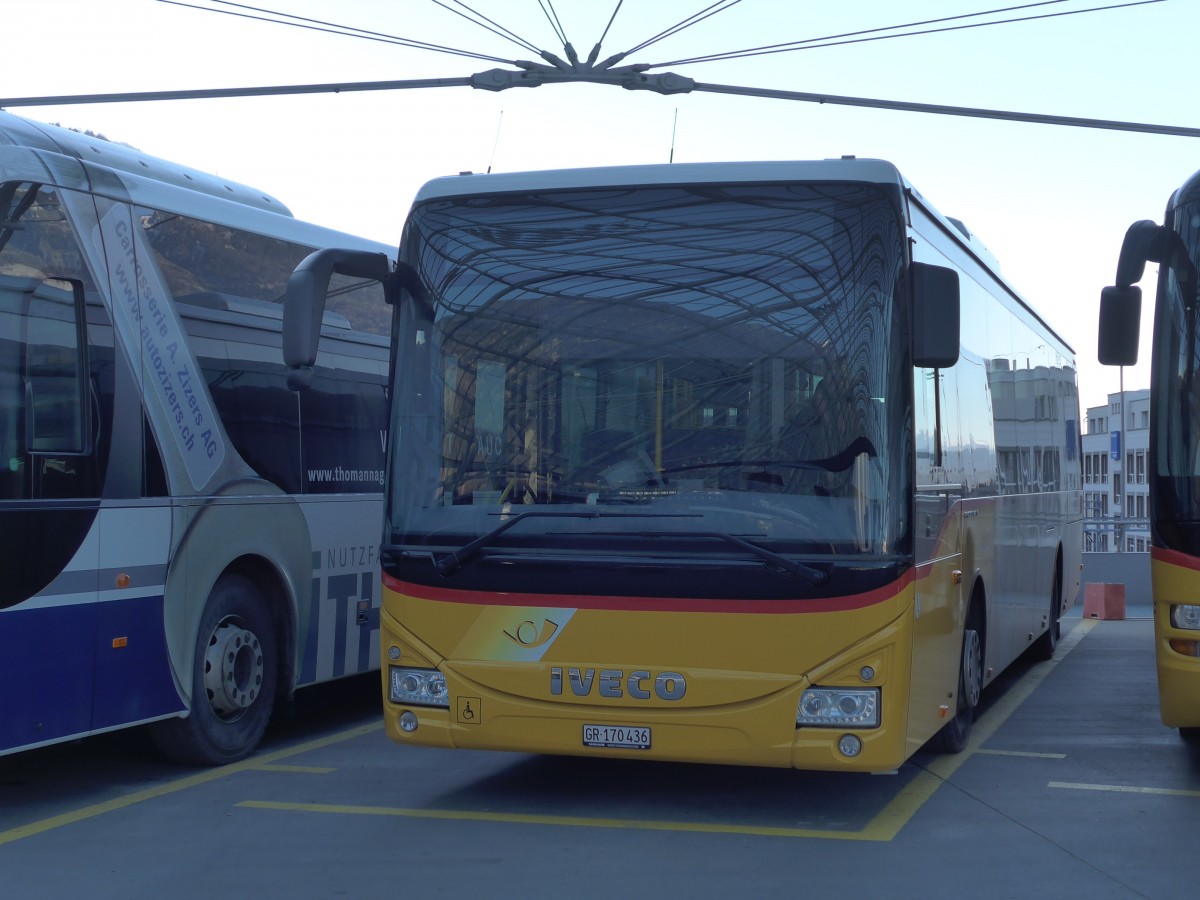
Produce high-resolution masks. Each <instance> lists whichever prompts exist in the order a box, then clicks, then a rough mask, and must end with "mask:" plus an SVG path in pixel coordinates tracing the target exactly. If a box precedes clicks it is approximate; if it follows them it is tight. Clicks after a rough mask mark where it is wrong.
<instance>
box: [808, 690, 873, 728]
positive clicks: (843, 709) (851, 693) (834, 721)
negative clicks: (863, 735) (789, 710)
mask: <svg viewBox="0 0 1200 900" xmlns="http://www.w3.org/2000/svg"><path fill="white" fill-rule="evenodd" d="M796 724H797V725H816V726H818V727H824V728H877V727H878V726H879V688H809V689H808V690H807V691H805V692H804V693H803V694H802V695H801V697H800V706H799V708H798V709H797V710H796Z"/></svg>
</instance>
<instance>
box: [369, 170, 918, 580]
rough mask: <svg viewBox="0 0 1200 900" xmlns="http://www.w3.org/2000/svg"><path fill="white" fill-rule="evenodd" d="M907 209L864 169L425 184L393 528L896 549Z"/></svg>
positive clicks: (702, 549) (904, 399)
mask: <svg viewBox="0 0 1200 900" xmlns="http://www.w3.org/2000/svg"><path fill="white" fill-rule="evenodd" d="M903 233H904V231H903V226H902V222H901V219H900V211H899V206H898V197H897V195H896V194H895V193H894V191H893V193H892V194H891V195H889V194H888V192H887V191H886V190H884V189H882V188H879V187H878V186H871V185H860V184H820V185H765V186H764V185H755V186H713V185H708V186H704V187H702V188H699V187H697V188H691V187H681V186H670V187H654V188H639V189H619V190H614V189H604V190H596V189H593V190H587V191H571V192H565V191H559V192H545V193H541V194H538V195H533V196H530V195H519V196H512V195H502V196H494V197H482V198H481V197H474V198H470V199H463V200H446V201H436V202H428V203H426V204H423V205H420V206H418V207H417V208H416V209H415V210H414V212H413V215H412V216H411V218H410V223H409V233H408V234H407V235H406V239H405V242H404V245H405V246H406V247H407V248H408V259H407V261H408V262H409V264H411V265H413V266H414V268H415V269H416V270H417V272H418V274H419V277H420V282H421V284H422V286H423V291H424V293H425V294H427V296H426V297H425V298H423V300H425V301H428V302H425V303H421V302H418V303H413V304H411V305H410V306H411V307H412V308H411V309H410V310H409V312H408V313H407V314H406V315H402V316H401V322H400V332H399V335H398V338H397V341H398V344H397V346H398V359H399V362H398V365H397V372H396V382H395V385H396V387H395V388H394V389H395V390H396V392H397V397H396V404H395V408H396V411H397V412H396V416H397V417H396V419H395V420H394V421H393V423H392V428H393V429H394V431H395V435H394V437H395V438H396V441H395V446H394V448H393V453H392V460H391V465H392V466H393V477H392V479H391V484H392V486H393V487H392V491H391V496H390V497H389V498H388V523H389V524H388V526H387V529H388V533H387V535H386V537H385V540H387V541H390V546H392V547H394V548H403V549H404V550H405V551H406V552H407V557H406V558H409V559H415V558H418V557H424V558H427V559H430V560H433V561H434V562H436V561H438V560H444V559H445V555H446V554H451V553H455V552H457V551H461V550H462V548H464V547H466V546H468V545H471V542H472V541H475V542H476V543H475V544H474V545H473V546H470V547H469V551H468V555H470V556H471V557H472V561H478V559H477V558H478V557H483V558H490V559H493V560H497V559H499V557H501V556H505V555H512V554H516V555H517V556H522V555H524V556H525V557H528V558H537V557H542V558H544V557H545V556H546V554H551V555H556V556H557V557H559V558H561V559H563V560H564V561H565V560H568V559H575V558H578V557H580V556H581V555H582V556H587V555H589V554H591V555H593V556H594V555H596V554H608V555H609V557H610V558H611V559H612V560H613V564H614V565H619V564H620V563H621V560H623V559H626V558H630V557H637V556H638V555H639V554H640V555H646V554H650V555H654V554H665V553H668V551H669V553H670V556H671V558H672V560H678V559H682V558H692V559H694V560H697V561H702V560H708V561H711V559H712V558H713V557H717V558H721V557H729V558H731V559H733V558H737V559H743V558H749V559H751V560H753V562H752V564H753V565H757V566H759V567H763V566H766V567H771V566H773V565H774V566H778V565H781V564H782V561H783V560H790V561H792V562H804V561H808V563H812V564H817V563H821V562H824V563H828V562H829V561H830V560H832V559H834V558H835V557H838V556H841V555H844V554H851V555H856V556H858V557H860V558H861V556H862V555H863V554H867V555H881V554H895V553H902V552H905V550H906V547H907V541H908V523H907V511H906V510H907V501H906V500H905V499H904V498H906V497H907V496H908V485H909V481H910V478H911V475H910V472H911V468H912V460H911V453H912V449H911V438H910V437H909V435H908V431H907V428H908V426H907V425H906V424H905V423H906V421H907V419H908V417H909V416H908V412H909V407H910V404H911V399H910V396H909V394H910V392H911V375H909V377H908V378H907V379H906V378H904V377H903V375H904V369H905V367H906V365H907V362H906V360H907V346H908V340H907V315H906V313H905V312H904V310H905V306H904V302H903V297H902V296H901V297H900V302H897V292H900V291H903V290H904V288H903V287H902V285H903V284H904V279H903V278H902V277H901V276H902V273H903V271H904V266H903V260H904V247H903V244H902V238H903ZM422 309H423V312H421V311H420V310H422ZM514 519H519V521H514ZM773 557H774V559H773ZM459 561H461V562H463V563H464V564H465V563H466V562H467V561H466V560H464V559H462V558H461V553H460V557H459ZM456 564H457V563H456ZM806 564H807V563H806ZM818 568H819V566H818ZM446 569H447V566H446V565H445V564H444V563H443V565H442V572H443V573H445V571H446ZM792 574H797V573H796V572H793V573H792ZM798 574H799V575H800V577H801V579H802V580H805V579H806V578H808V579H809V580H811V578H812V573H811V572H809V573H808V575H807V576H805V574H804V572H803V571H801V572H799V573H798ZM409 577H416V578H417V580H421V579H420V577H419V576H416V575H412V574H411V573H410V576H409Z"/></svg>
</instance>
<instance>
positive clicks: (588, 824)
mask: <svg viewBox="0 0 1200 900" xmlns="http://www.w3.org/2000/svg"><path fill="white" fill-rule="evenodd" d="M237 805H238V806H240V807H245V808H247V809H274V810H282V811H285V812H311V813H324V814H327V815H328V814H334V815H351V816H397V817H402V818H413V819H446V820H451V821H472V822H506V823H520V824H524V825H568V826H576V827H580V828H620V829H629V830H642V831H684V832H698V833H703V834H747V835H756V836H766V837H788V838H836V839H839V840H847V841H862V840H877V838H875V837H872V836H870V835H868V834H867V833H866V832H865V831H863V832H859V831H822V830H820V829H815V828H775V827H771V826H766V825H730V824H721V823H717V822H713V823H709V822H666V821H656V820H653V819H600V818H587V817H585V816H545V815H536V814H530V813H499V812H483V811H481V810H467V809H464V810H453V809H401V808H398V807H388V806H346V805H341V804H334V803H282V802H277V801H274V800H243V801H242V802H241V803H238V804H237Z"/></svg>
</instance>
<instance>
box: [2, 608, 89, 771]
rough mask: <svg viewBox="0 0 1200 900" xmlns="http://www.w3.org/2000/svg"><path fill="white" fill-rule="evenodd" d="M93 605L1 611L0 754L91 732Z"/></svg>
mask: <svg viewBox="0 0 1200 900" xmlns="http://www.w3.org/2000/svg"><path fill="white" fill-rule="evenodd" d="M95 618H96V604H95V603H94V602H91V601H86V602H82V603H81V602H69V601H68V602H63V603H56V604H54V605H49V606H37V607H32V608H31V607H28V606H25V607H18V608H16V609H8V610H4V611H3V612H0V660H2V662H0V677H2V678H3V679H4V685H5V688H4V694H3V701H2V702H0V753H10V752H12V751H15V750H20V749H24V748H28V747H36V746H39V745H41V744H50V743H53V742H54V741H57V740H62V739H64V738H69V737H77V736H82V735H84V734H87V733H88V732H89V731H90V730H91V715H92V670H93V667H94V663H95V645H94V641H95Z"/></svg>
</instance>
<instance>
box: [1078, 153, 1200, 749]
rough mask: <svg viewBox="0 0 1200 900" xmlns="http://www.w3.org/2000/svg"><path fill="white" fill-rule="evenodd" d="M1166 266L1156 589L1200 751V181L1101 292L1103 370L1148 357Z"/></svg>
mask: <svg viewBox="0 0 1200 900" xmlns="http://www.w3.org/2000/svg"><path fill="white" fill-rule="evenodd" d="M1147 262H1155V263H1159V264H1160V266H1159V271H1158V298H1157V302H1156V304H1155V308H1154V338H1153V348H1154V349H1153V360H1152V364H1151V369H1150V446H1149V464H1148V466H1147V468H1148V470H1149V472H1148V477H1149V479H1150V486H1149V487H1150V581H1151V593H1152V595H1153V601H1154V647H1155V660H1156V664H1157V669H1158V696H1159V707H1160V711H1161V715H1162V721H1163V724H1164V725H1167V726H1169V727H1171V728H1178V729H1179V733H1180V735H1181V736H1182V737H1183V738H1184V739H1185V740H1188V741H1189V742H1193V743H1195V742H1200V402H1198V401H1200V379H1197V375H1196V365H1197V355H1196V354H1197V349H1198V347H1200V343H1198V341H1197V331H1196V315H1197V313H1196V301H1197V263H1198V262H1200V173H1197V174H1196V175H1193V176H1192V177H1191V178H1190V179H1189V180H1188V181H1187V183H1186V184H1184V185H1183V186H1182V187H1181V188H1179V190H1177V191H1176V192H1175V193H1174V194H1173V195H1172V196H1171V199H1170V201H1169V202H1168V204H1167V209H1166V213H1165V215H1164V218H1163V224H1162V225H1157V224H1155V223H1154V222H1150V221H1141V222H1135V223H1134V224H1133V225H1131V226H1130V228H1129V230H1128V231H1127V232H1126V234H1125V241H1124V243H1123V245H1122V247H1121V256H1120V261H1119V263H1118V266H1117V279H1116V281H1117V283H1116V285H1114V286H1113V287H1107V288H1105V289H1104V290H1103V291H1102V292H1101V298H1100V340H1099V356H1100V362H1102V363H1105V364H1108V365H1133V364H1134V363H1136V362H1137V356H1138V337H1139V335H1138V332H1139V325H1140V314H1141V299H1142V292H1141V288H1139V287H1138V286H1137V282H1138V281H1140V280H1141V279H1142V275H1143V273H1144V272H1145V267H1146V263H1147Z"/></svg>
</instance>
